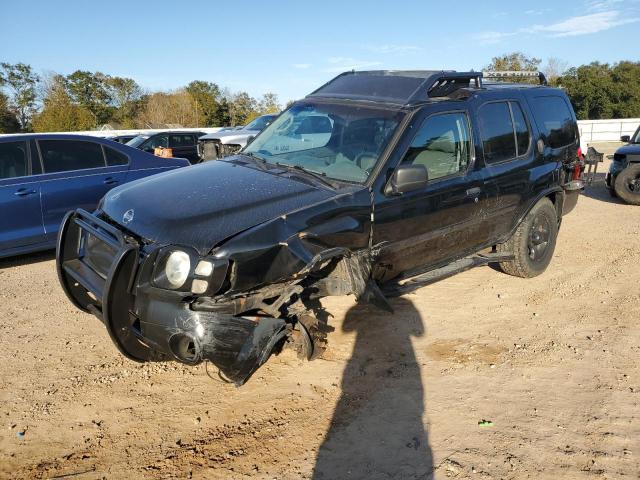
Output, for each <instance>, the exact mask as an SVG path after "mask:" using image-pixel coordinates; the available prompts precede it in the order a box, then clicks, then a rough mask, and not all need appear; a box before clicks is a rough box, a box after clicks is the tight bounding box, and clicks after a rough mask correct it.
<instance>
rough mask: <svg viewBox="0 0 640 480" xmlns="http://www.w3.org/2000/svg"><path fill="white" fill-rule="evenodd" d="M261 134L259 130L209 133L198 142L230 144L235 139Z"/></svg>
mask: <svg viewBox="0 0 640 480" xmlns="http://www.w3.org/2000/svg"><path fill="white" fill-rule="evenodd" d="M259 133H260V132H259V131H258V130H232V131H230V132H220V133H209V134H208V135H203V136H202V137H200V138H199V139H198V140H216V139H217V140H221V141H222V142H224V143H229V142H230V141H233V140H234V139H235V138H246V137H247V136H249V135H257V134H259Z"/></svg>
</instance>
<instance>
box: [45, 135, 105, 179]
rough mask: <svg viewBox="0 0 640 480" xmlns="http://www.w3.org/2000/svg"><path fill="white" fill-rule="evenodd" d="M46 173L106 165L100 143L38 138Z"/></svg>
mask: <svg viewBox="0 0 640 480" xmlns="http://www.w3.org/2000/svg"><path fill="white" fill-rule="evenodd" d="M38 144H39V145H40V153H41V155H42V163H43V164H44V171H45V173H55V172H65V171H70V170H85V169H87V168H100V167H104V166H105V162H104V156H103V155H102V148H101V146H100V144H98V143H93V142H85V141H79V140H78V141H76V140H38Z"/></svg>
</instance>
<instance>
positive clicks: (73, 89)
mask: <svg viewBox="0 0 640 480" xmlns="http://www.w3.org/2000/svg"><path fill="white" fill-rule="evenodd" d="M108 81H109V77H108V76H107V75H105V74H104V73H101V72H95V73H93V72H88V71H84V70H76V71H75V72H73V73H71V74H69V75H67V77H66V79H65V83H66V88H67V92H68V93H69V96H70V97H71V100H72V101H73V102H74V103H76V104H77V105H80V106H82V107H84V108H86V109H87V110H88V111H89V112H91V114H92V115H93V117H94V126H97V125H101V124H104V123H108V122H109V120H110V119H111V117H112V116H113V114H114V112H115V108H114V107H113V106H112V96H111V95H112V90H111V88H110V86H109V82H108Z"/></svg>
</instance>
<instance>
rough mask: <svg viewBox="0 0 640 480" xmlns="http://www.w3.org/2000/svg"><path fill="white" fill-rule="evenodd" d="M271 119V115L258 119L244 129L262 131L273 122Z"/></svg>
mask: <svg viewBox="0 0 640 480" xmlns="http://www.w3.org/2000/svg"><path fill="white" fill-rule="evenodd" d="M273 118H274V117H273V115H269V116H264V117H258V118H256V119H255V120H254V121H253V122H251V123H249V125H247V126H246V127H244V128H245V130H264V129H265V128H266V127H267V126H268V125H269V124H270V123H271V122H272V121H273Z"/></svg>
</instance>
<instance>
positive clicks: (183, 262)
mask: <svg viewBox="0 0 640 480" xmlns="http://www.w3.org/2000/svg"><path fill="white" fill-rule="evenodd" d="M190 271H191V259H190V258H189V255H188V254H187V253H186V252H182V251H180V250H176V251H174V252H171V255H169V257H168V258H167V263H166V264H165V267H164V273H165V275H166V277H167V281H168V282H169V284H170V285H171V286H172V287H173V288H180V287H181V286H182V285H184V282H186V281H187V278H188V277H189V272H190Z"/></svg>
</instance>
